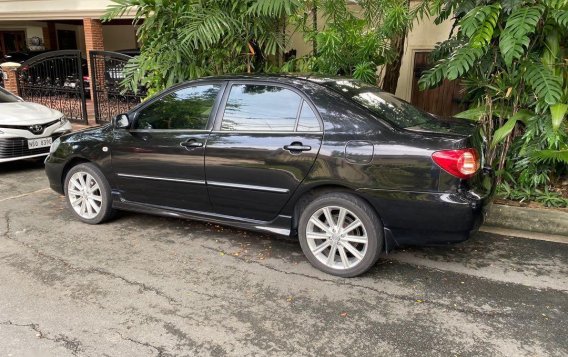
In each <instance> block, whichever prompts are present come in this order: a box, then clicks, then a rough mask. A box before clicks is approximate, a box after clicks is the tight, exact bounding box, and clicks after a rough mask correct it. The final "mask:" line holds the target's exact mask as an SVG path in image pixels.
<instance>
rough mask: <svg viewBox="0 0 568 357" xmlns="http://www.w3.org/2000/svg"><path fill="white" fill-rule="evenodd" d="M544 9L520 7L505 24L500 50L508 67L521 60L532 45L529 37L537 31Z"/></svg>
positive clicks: (540, 7) (500, 39)
mask: <svg viewBox="0 0 568 357" xmlns="http://www.w3.org/2000/svg"><path fill="white" fill-rule="evenodd" d="M542 13H543V7H542V6H539V5H537V6H532V7H520V8H518V9H516V10H514V11H513V12H512V13H511V15H510V16H509V18H508V19H507V23H506V24H505V29H504V30H503V32H502V33H501V36H500V37H499V48H500V49H501V55H502V56H503V60H504V61H505V63H506V64H507V66H511V64H512V63H513V60H516V59H520V58H521V57H522V56H523V55H524V54H525V51H526V50H527V48H528V47H529V44H530V38H529V35H530V34H532V33H534V32H535V31H536V26H537V24H538V22H539V20H540V19H541V17H542Z"/></svg>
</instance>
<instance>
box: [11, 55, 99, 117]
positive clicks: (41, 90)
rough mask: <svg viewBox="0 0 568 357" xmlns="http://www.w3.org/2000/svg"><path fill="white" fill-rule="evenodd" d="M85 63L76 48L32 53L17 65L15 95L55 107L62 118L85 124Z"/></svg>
mask: <svg viewBox="0 0 568 357" xmlns="http://www.w3.org/2000/svg"><path fill="white" fill-rule="evenodd" d="M86 66H87V64H86V61H85V60H83V58H82V57H81V51H78V50H64V51H53V52H47V53H43V54H41V55H38V56H35V57H33V58H31V59H29V60H27V61H25V62H24V63H22V66H21V67H20V68H18V71H17V73H16V76H17V80H18V89H19V95H20V97H22V98H24V99H25V100H26V101H30V102H34V103H39V104H43V105H45V106H47V107H49V108H52V109H56V110H59V111H60V112H62V113H63V114H64V115H65V117H66V118H68V119H70V120H74V121H80V122H83V123H85V124H86V123H87V106H86V103H85V85H84V81H85V80H87V78H88V77H86V76H87V74H86V72H87V71H86V69H87V67H86Z"/></svg>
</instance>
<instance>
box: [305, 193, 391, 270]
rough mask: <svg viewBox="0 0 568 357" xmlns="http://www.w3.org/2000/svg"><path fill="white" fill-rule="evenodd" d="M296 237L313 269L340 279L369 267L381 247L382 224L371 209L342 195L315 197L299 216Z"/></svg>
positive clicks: (371, 265)
mask: <svg viewBox="0 0 568 357" xmlns="http://www.w3.org/2000/svg"><path fill="white" fill-rule="evenodd" d="M326 211H327V212H326ZM341 216H343V224H341V225H340V224H339V222H338V221H339V220H340V219H341ZM328 217H331V222H332V225H329V224H328V222H329V219H328ZM357 220H358V221H359V223H358V222H357ZM317 221H319V223H317ZM340 226H341V229H339V227H340ZM324 228H325V229H324ZM346 229H348V231H346ZM298 237H299V240H300V245H301V246H302V251H303V252H304V255H305V256H306V258H307V259H308V260H309V262H310V263H311V264H312V265H313V266H314V267H316V268H318V269H319V270H321V271H324V272H326V273H328V274H331V275H336V276H340V277H344V278H351V277H355V276H358V275H361V274H363V273H365V272H366V271H368V270H369V269H370V268H371V267H373V266H374V265H375V263H376V262H377V260H378V259H379V255H380V253H381V252H382V249H383V244H384V230H383V225H382V223H381V221H380V219H379V217H378V216H377V214H376V213H375V211H374V210H373V209H372V207H371V206H369V204H367V203H366V202H365V201H363V200H362V199H360V198H358V197H356V196H354V195H351V194H349V193H344V192H334V193H328V194H325V195H322V196H319V197H317V198H316V199H314V200H313V201H312V202H311V203H309V204H308V205H306V206H305V207H304V209H303V210H302V212H301V213H300V220H299V223H298ZM334 248H335V252H334V254H333V258H330V257H329V256H330V254H329V253H331V251H332V249H334ZM341 251H343V252H341Z"/></svg>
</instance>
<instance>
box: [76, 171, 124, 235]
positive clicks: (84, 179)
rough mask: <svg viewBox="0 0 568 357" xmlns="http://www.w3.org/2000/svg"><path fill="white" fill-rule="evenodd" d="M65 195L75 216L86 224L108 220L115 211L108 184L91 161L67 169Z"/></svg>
mask: <svg viewBox="0 0 568 357" xmlns="http://www.w3.org/2000/svg"><path fill="white" fill-rule="evenodd" d="M93 188H94V189H93ZM90 190H92V191H90ZM65 197H66V198H67V202H68V204H69V208H70V209H71V212H72V213H73V214H74V215H75V217H77V218H78V219H79V220H81V221H83V222H85V223H88V224H99V223H103V222H105V221H108V220H109V219H110V218H111V217H112V216H113V215H114V213H115V211H114V209H113V208H112V196H111V189H110V185H109V183H108V181H107V180H106V178H105V177H104V175H103V173H102V172H101V170H99V168H98V167H96V166H95V165H93V164H91V163H84V164H79V165H77V166H73V167H72V168H71V170H69V172H68V173H67V175H66V176H65Z"/></svg>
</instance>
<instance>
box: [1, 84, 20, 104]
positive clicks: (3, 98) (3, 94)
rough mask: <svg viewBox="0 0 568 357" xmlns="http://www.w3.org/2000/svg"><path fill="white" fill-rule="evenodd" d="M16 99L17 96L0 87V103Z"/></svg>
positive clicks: (15, 100)
mask: <svg viewBox="0 0 568 357" xmlns="http://www.w3.org/2000/svg"><path fill="white" fill-rule="evenodd" d="M18 101H19V99H18V97H16V96H15V95H13V94H12V93H10V92H8V91H7V90H5V89H2V88H0V103H14V102H18Z"/></svg>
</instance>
